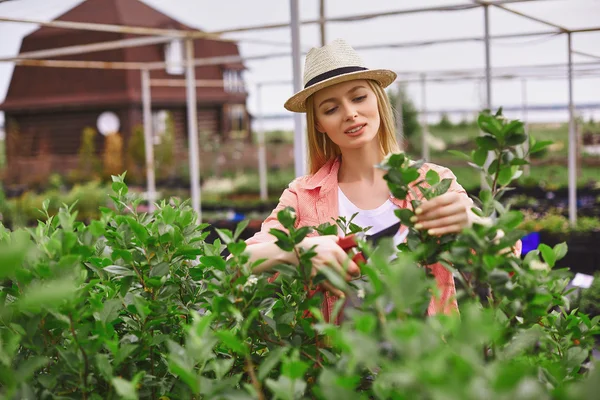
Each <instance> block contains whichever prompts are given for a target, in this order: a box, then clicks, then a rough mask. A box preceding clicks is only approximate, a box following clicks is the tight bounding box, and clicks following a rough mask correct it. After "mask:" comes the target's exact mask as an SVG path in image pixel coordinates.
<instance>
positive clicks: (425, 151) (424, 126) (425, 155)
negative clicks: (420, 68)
mask: <svg viewBox="0 0 600 400" xmlns="http://www.w3.org/2000/svg"><path fill="white" fill-rule="evenodd" d="M426 82H427V75H425V74H421V131H422V142H421V147H422V148H421V158H422V159H423V160H425V161H429V142H428V141H427V136H428V135H429V127H428V126H429V125H428V123H427V86H426Z"/></svg>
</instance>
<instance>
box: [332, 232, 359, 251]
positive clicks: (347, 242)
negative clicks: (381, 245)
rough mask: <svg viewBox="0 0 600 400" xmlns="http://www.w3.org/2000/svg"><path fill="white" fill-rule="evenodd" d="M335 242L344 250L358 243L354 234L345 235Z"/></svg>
mask: <svg viewBox="0 0 600 400" xmlns="http://www.w3.org/2000/svg"><path fill="white" fill-rule="evenodd" d="M337 244H338V246H340V247H341V248H342V250H344V251H348V250H350V249H351V248H353V247H356V246H358V243H356V238H355V237H354V234H352V235H348V236H346V237H341V238H338V241H337Z"/></svg>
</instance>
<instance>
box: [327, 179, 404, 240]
mask: <svg viewBox="0 0 600 400" xmlns="http://www.w3.org/2000/svg"><path fill="white" fill-rule="evenodd" d="M397 208H398V207H397V206H396V205H395V204H394V203H392V201H391V200H390V199H389V198H388V199H387V200H386V201H385V203H383V204H382V205H380V206H379V207H377V208H374V209H372V210H363V209H360V208H358V207H357V206H355V205H354V203H352V202H351V201H350V200H349V199H348V197H346V195H345V194H344V192H343V191H342V189H340V187H339V186H338V209H339V216H340V217H345V218H346V220H347V221H348V220H349V219H350V218H351V217H352V215H354V214H355V213H358V214H357V215H356V217H354V219H353V220H352V223H354V224H356V225H358V226H360V227H361V228H366V227H368V226H370V227H371V228H370V229H369V230H368V231H367V232H366V234H367V235H372V234H374V233H377V232H379V231H381V230H383V229H385V228H387V227H389V226H390V225H393V224H395V223H397V222H398V221H399V220H400V219H399V218H398V217H397V216H396V214H394V210H396V209H397ZM338 231H339V234H340V235H341V236H344V232H342V231H341V228H338ZM407 234H408V229H404V232H402V234H401V233H400V231H398V232H397V233H396V235H394V239H393V240H394V246H398V245H399V244H400V243H402V242H404V239H405V238H406V236H407Z"/></svg>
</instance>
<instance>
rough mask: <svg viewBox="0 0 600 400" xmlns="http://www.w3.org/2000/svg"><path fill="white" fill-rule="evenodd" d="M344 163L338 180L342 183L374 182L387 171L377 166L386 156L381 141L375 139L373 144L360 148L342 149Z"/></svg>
mask: <svg viewBox="0 0 600 400" xmlns="http://www.w3.org/2000/svg"><path fill="white" fill-rule="evenodd" d="M341 152H342V163H341V165H340V170H339V172H338V181H339V182H341V183H349V182H358V181H362V182H366V183H374V182H375V180H376V179H378V178H381V177H383V175H384V174H385V171H383V170H380V169H378V168H375V165H376V164H379V163H380V162H381V161H382V160H383V157H384V154H382V153H381V150H380V147H379V143H378V141H377V140H374V141H373V142H372V144H371V145H369V146H364V147H361V148H359V149H342V151H341Z"/></svg>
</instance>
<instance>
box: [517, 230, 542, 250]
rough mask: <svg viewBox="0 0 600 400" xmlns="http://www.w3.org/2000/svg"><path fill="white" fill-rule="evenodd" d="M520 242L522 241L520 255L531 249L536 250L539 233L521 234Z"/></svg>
mask: <svg viewBox="0 0 600 400" xmlns="http://www.w3.org/2000/svg"><path fill="white" fill-rule="evenodd" d="M521 243H523V251H522V252H521V255H525V254H527V253H529V252H530V251H531V250H536V249H537V248H538V246H539V245H540V233H539V232H531V233H529V234H527V235H525V236H523V238H522V239H521Z"/></svg>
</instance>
